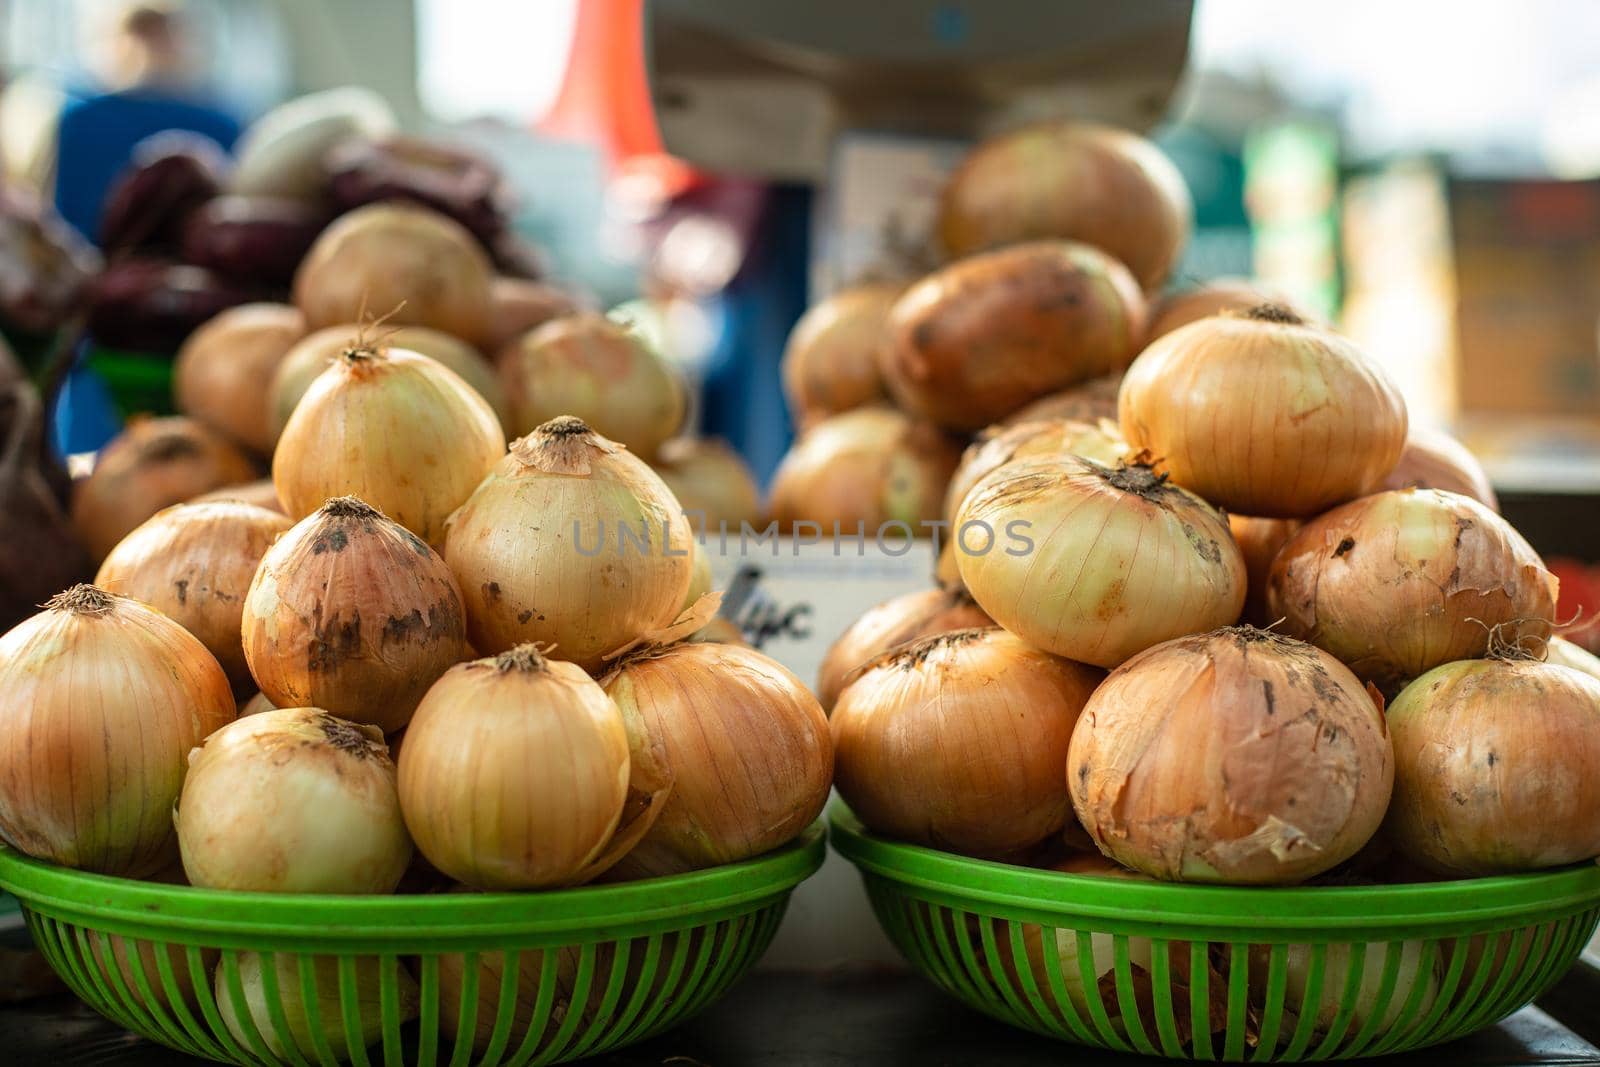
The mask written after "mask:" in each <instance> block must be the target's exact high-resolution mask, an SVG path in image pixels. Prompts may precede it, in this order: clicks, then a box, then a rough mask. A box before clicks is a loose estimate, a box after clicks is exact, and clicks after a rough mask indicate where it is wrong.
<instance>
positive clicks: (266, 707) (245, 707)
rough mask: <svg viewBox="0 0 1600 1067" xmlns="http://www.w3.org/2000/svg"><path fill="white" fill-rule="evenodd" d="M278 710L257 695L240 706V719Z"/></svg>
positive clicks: (260, 695) (397, 737) (264, 697)
mask: <svg viewBox="0 0 1600 1067" xmlns="http://www.w3.org/2000/svg"><path fill="white" fill-rule="evenodd" d="M277 710H278V708H277V705H275V704H273V702H272V701H270V700H268V699H267V694H265V693H257V694H256V695H255V696H253V697H251V698H250V699H249V700H247V701H245V702H244V703H243V704H241V705H240V706H239V718H241V719H242V718H244V717H245V716H246V715H260V714H261V713H262V712H263V711H277ZM395 738H396V740H395V745H394V747H395V748H396V749H398V748H399V734H396V735H395Z"/></svg>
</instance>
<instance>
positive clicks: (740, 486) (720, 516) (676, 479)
mask: <svg viewBox="0 0 1600 1067" xmlns="http://www.w3.org/2000/svg"><path fill="white" fill-rule="evenodd" d="M650 466H651V467H652V468H653V469H654V470H655V472H656V473H657V474H658V475H660V476H661V480H662V481H663V482H666V483H667V488H668V489H670V490H672V495H673V496H675V497H677V499H678V503H679V504H680V505H682V507H683V513H684V515H685V516H687V517H688V519H689V524H690V525H691V526H693V527H694V530H695V532H696V533H698V534H704V533H706V532H708V531H711V530H721V529H722V528H723V527H724V526H726V527H727V529H728V530H729V531H730V532H737V531H738V530H740V529H741V528H742V526H741V524H743V523H749V524H750V525H752V526H754V525H756V523H757V522H758V521H759V520H760V518H761V489H760V487H759V486H757V485H756V479H755V475H754V474H752V473H751V472H750V467H749V465H748V464H746V463H745V461H744V459H743V458H742V457H740V455H739V453H737V452H735V451H734V450H733V449H731V448H729V447H728V445H727V443H726V442H724V441H721V440H717V439H713V438H695V437H679V438H676V439H674V440H671V441H668V442H667V443H666V444H664V445H662V446H661V448H660V450H659V451H658V452H657V453H656V458H655V460H654V461H653V462H652V463H651V464H650Z"/></svg>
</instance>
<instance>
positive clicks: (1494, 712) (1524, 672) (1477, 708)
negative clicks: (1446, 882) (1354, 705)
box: [1386, 658, 1600, 878]
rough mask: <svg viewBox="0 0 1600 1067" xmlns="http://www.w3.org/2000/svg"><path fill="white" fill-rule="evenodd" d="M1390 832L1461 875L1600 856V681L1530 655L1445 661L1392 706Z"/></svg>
mask: <svg viewBox="0 0 1600 1067" xmlns="http://www.w3.org/2000/svg"><path fill="white" fill-rule="evenodd" d="M1389 729H1390V731H1391V732H1392V734H1393V735H1394V754H1395V785H1394V802H1393V804H1392V805H1391V806H1390V810H1389V820H1388V822H1387V824H1386V832H1387V833H1388V834H1389V835H1390V836H1391V837H1392V838H1393V839H1394V841H1395V844H1396V845H1397V846H1398V848H1399V849H1400V851H1401V852H1402V853H1403V854H1405V855H1409V856H1411V857H1412V858H1414V859H1416V860H1419V861H1420V862H1422V863H1423V864H1424V865H1425V866H1427V867H1429V868H1431V869H1432V870H1434V871H1435V872H1437V873H1440V874H1446V875H1450V876H1453V877H1458V878H1459V877H1474V876H1478V875H1490V874H1508V873H1512V872H1515V871H1530V870H1539V869H1543V868H1546V867H1560V866H1563V865H1565V864H1568V863H1576V862H1578V861H1580V860H1587V859H1591V858H1593V857H1594V856H1596V855H1600V680H1597V679H1595V678H1591V677H1589V676H1588V675H1586V674H1582V673H1580V672H1578V671H1576V670H1573V669H1571V668H1569V667H1561V666H1556V665H1554V664H1550V663H1538V662H1530V661H1525V660H1502V659H1494V658H1491V659H1486V660H1467V661H1458V662H1454V663H1446V664H1444V665H1442V666H1439V667H1436V668H1434V669H1433V670H1431V671H1429V672H1428V673H1427V674H1424V675H1423V676H1422V677H1420V678H1418V679H1417V680H1416V681H1414V682H1412V683H1411V684H1410V685H1408V686H1406V688H1405V689H1404V690H1402V691H1401V693H1400V695H1399V696H1398V697H1396V698H1395V701H1394V703H1393V704H1391V705H1390V706H1389Z"/></svg>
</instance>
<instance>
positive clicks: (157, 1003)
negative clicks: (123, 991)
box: [86, 882, 221, 1014]
mask: <svg viewBox="0 0 1600 1067" xmlns="http://www.w3.org/2000/svg"><path fill="white" fill-rule="evenodd" d="M179 884H182V883H181V882H180V883H179ZM86 940H87V941H88V942H89V952H90V954H91V955H92V956H93V957H94V965H95V967H96V968H97V969H98V970H99V971H100V975H101V977H102V978H103V979H104V981H105V984H106V988H107V989H113V990H114V989H116V987H117V986H116V979H115V978H113V977H111V974H112V970H113V968H115V970H116V972H117V974H118V975H119V976H120V977H121V979H122V984H123V985H124V986H126V987H127V989H128V996H129V998H131V999H132V1000H133V1002H134V1003H135V1004H137V1005H139V1007H141V1008H143V1009H144V1010H145V1011H148V1012H151V1013H152V1014H157V1011H156V1009H157V1007H160V1008H165V1009H166V1010H168V1011H173V1010H174V1007H175V1006H174V1004H173V1001H172V998H171V997H169V996H168V995H167V990H166V986H165V985H164V984H163V983H162V981H161V961H160V960H159V959H158V957H157V953H158V952H161V953H164V954H165V955H166V957H167V966H168V968H170V969H171V971H172V983H173V985H174V986H176V991H177V994H178V999H179V1001H180V1002H182V1003H183V1004H185V1005H187V1006H188V1007H189V1009H190V1010H191V1011H196V1010H197V1009H198V1008H199V1006H200V1002H199V1000H198V999H197V998H196V995H195V974H194V972H193V971H191V970H190V969H189V953H188V949H187V947H186V946H184V945H180V944H177V943H175V942H170V941H169V942H167V943H165V944H163V945H161V946H160V947H159V948H158V947H157V945H156V943H154V942H150V941H145V940H142V939H137V938H136V939H134V940H133V941H132V942H130V941H129V940H128V939H127V938H125V937H119V936H118V935H116V934H107V935H106V940H107V941H108V942H110V946H111V950H110V953H109V955H108V954H107V952H106V950H105V949H104V948H102V947H101V946H100V939H99V938H98V937H94V936H91V937H88V938H86ZM130 944H131V948H130ZM220 955H221V953H219V952H218V951H217V950H216V949H214V948H202V949H201V950H200V967H201V971H200V981H201V982H205V981H208V980H209V976H210V974H211V971H212V968H214V967H215V966H216V965H217V959H218V957H219V956H220ZM136 960H137V962H135V961H136ZM140 971H142V972H144V981H145V982H146V984H148V985H149V987H150V996H149V997H146V996H145V995H144V993H142V992H141V991H140V990H139V972H140ZM114 995H115V994H113V996H114Z"/></svg>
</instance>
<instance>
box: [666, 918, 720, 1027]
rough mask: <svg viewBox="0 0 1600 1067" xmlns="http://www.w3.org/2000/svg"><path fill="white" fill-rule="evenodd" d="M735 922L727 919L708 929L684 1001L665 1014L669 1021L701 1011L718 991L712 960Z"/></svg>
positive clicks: (697, 955)
mask: <svg viewBox="0 0 1600 1067" xmlns="http://www.w3.org/2000/svg"><path fill="white" fill-rule="evenodd" d="M732 926H733V920H731V919H725V920H723V921H722V922H720V923H717V924H716V925H715V926H712V927H708V928H707V929H706V930H705V931H704V932H703V934H702V936H701V941H700V949H699V951H698V952H696V953H695V961H694V968H693V970H692V971H691V972H690V976H689V979H688V983H687V985H686V987H685V989H684V999H683V1001H682V1002H681V1005H680V1006H678V1007H677V1010H673V1009H672V1008H669V1009H668V1010H667V1012H666V1014H665V1018H667V1019H677V1018H684V1017H686V1016H689V1015H692V1014H694V1013H695V1012H697V1011H699V1010H700V1009H701V1007H702V1006H704V1005H705V1003H706V1001H707V1000H708V999H709V998H710V997H711V995H712V994H713V993H714V992H715V991H716V987H715V982H714V974H715V970H714V969H713V968H712V966H711V961H712V958H713V957H714V956H715V955H716V954H717V953H716V946H717V942H718V941H719V940H725V939H726V938H727V936H728V932H729V931H730V930H731V929H732Z"/></svg>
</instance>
